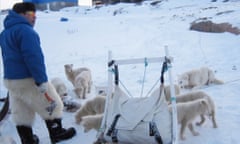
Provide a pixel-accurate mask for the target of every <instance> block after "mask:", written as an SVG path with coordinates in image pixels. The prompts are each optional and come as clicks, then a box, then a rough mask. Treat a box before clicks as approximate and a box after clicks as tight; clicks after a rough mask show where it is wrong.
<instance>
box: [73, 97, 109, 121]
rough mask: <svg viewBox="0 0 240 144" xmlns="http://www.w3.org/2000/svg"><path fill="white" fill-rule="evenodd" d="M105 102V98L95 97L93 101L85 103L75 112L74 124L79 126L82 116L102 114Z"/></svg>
mask: <svg viewBox="0 0 240 144" xmlns="http://www.w3.org/2000/svg"><path fill="white" fill-rule="evenodd" d="M105 100H106V97H105V96H96V97H94V98H93V99H90V100H88V101H86V103H85V104H84V105H83V106H81V107H80V108H79V109H78V111H77V112H76V115H75V120H76V123H77V124H79V123H80V122H81V121H82V117H83V116H86V115H95V114H101V113H103V112H104V107H105Z"/></svg>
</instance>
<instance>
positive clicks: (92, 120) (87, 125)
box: [80, 113, 103, 133]
mask: <svg viewBox="0 0 240 144" xmlns="http://www.w3.org/2000/svg"><path fill="white" fill-rule="evenodd" d="M102 119H103V113H101V114H96V115H87V116H83V117H82V121H81V123H80V124H81V125H82V126H83V127H84V132H85V133H86V132H88V131H90V130H91V129H95V130H96V131H98V129H99V128H100V127H101V123H102Z"/></svg>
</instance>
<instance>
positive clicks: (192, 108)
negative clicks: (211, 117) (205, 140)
mask: <svg viewBox="0 0 240 144" xmlns="http://www.w3.org/2000/svg"><path fill="white" fill-rule="evenodd" d="M176 106H177V119H178V123H179V124H181V128H180V133H179V134H180V139H181V140H185V139H186V137H185V136H184V133H185V129H186V127H188V128H189V130H190V131H191V133H192V134H193V135H194V136H197V135H199V133H198V132H196V131H195V130H194V127H193V124H192V121H193V120H194V119H195V118H196V117H197V116H199V115H208V114H209V107H208V102H207V100H206V99H198V100H194V101H189V102H185V103H177V104H176ZM169 110H170V112H171V111H172V108H171V105H169Z"/></svg>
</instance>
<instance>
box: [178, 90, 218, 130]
mask: <svg viewBox="0 0 240 144" xmlns="http://www.w3.org/2000/svg"><path fill="white" fill-rule="evenodd" d="M197 99H206V100H207V102H208V107H209V115H208V116H211V118H212V123H213V127H214V128H217V123H216V112H215V104H214V101H213V99H212V98H211V97H210V96H209V95H208V94H206V93H205V92H203V91H194V92H188V93H184V94H180V95H177V96H176V102H177V103H181V102H188V101H194V100H197ZM200 116H201V121H200V122H197V125H202V124H203V123H204V121H205V117H204V115H203V114H201V115H200Z"/></svg>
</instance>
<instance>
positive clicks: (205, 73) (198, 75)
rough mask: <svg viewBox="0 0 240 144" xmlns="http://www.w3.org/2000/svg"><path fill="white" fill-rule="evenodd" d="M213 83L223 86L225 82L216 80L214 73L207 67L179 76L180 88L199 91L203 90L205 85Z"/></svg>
mask: <svg viewBox="0 0 240 144" xmlns="http://www.w3.org/2000/svg"><path fill="white" fill-rule="evenodd" d="M211 83H214V84H223V83H224V82H223V81H221V80H218V79H216V78H215V76H214V72H213V71H212V70H211V69H209V68H207V67H201V68H199V69H193V70H190V71H187V72H185V73H183V74H181V75H178V84H179V86H180V88H194V89H197V88H201V87H202V86H203V85H208V84H211Z"/></svg>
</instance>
